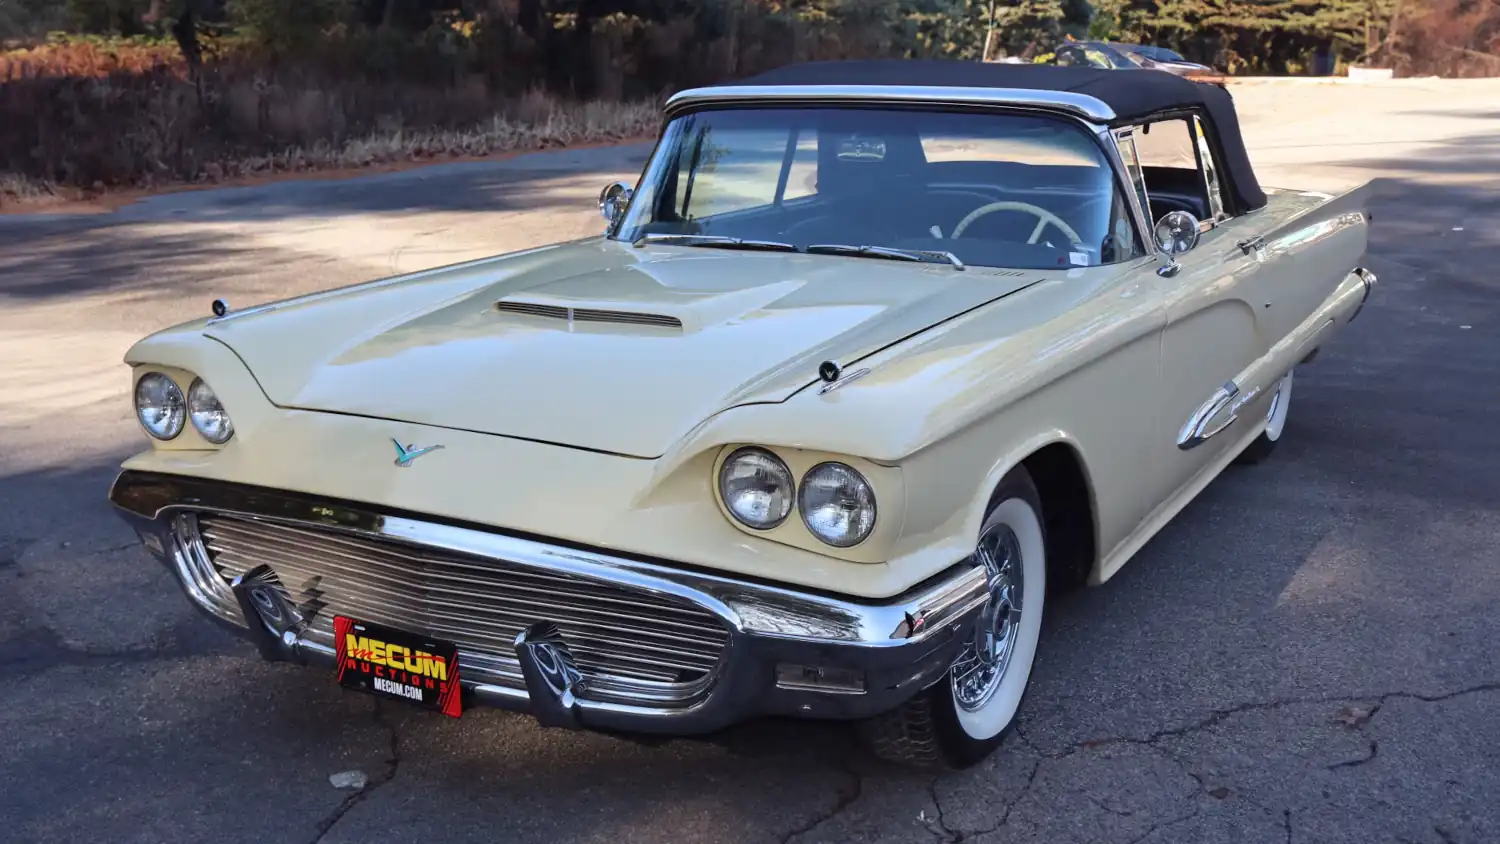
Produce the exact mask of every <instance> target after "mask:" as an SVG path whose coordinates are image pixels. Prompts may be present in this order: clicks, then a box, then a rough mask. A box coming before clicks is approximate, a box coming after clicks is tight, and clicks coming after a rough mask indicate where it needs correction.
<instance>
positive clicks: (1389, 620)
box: [0, 80, 1500, 844]
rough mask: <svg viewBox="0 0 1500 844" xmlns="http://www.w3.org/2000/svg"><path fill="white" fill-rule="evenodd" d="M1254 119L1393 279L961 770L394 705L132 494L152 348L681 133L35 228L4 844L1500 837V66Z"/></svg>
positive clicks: (552, 218) (11, 528)
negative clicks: (137, 356)
mask: <svg viewBox="0 0 1500 844" xmlns="http://www.w3.org/2000/svg"><path fill="white" fill-rule="evenodd" d="M1235 96H1236V99H1237V101H1238V102H1239V103H1240V108H1241V111H1242V114H1243V120H1244V123H1245V126H1246V133H1247V136H1248V138H1249V141H1250V144H1251V148H1252V156H1253V157H1254V158H1255V161H1256V163H1257V166H1258V167H1259V168H1260V171H1261V174H1262V181H1263V182H1265V183H1267V184H1272V185H1277V186H1283V187H1291V188H1307V189H1314V190H1325V191H1335V190H1340V189H1344V188H1346V187H1349V186H1352V185H1353V184H1357V183H1359V182H1363V181H1366V180H1370V179H1379V180H1381V181H1380V182H1379V185H1378V187H1379V191H1378V194H1377V198H1376V200H1375V202H1374V204H1373V205H1372V210H1373V213H1374V224H1373V226H1374V227H1373V230H1372V242H1371V251H1370V260H1369V264H1370V266H1371V268H1372V269H1374V270H1375V272H1377V273H1378V274H1379V276H1380V279H1381V282H1380V286H1379V289H1378V290H1377V291H1376V295H1375V297H1374V298H1373V300H1372V301H1371V303H1370V305H1369V306H1368V307H1367V308H1366V309H1365V311H1364V313H1363V314H1362V315H1361V316H1360V318H1359V320H1358V321H1356V322H1355V323H1354V324H1353V325H1352V326H1351V327H1350V328H1349V329H1348V330H1347V331H1346V332H1344V334H1343V335H1342V336H1341V337H1340V339H1339V340H1338V342H1337V343H1336V344H1335V345H1333V346H1332V347H1330V348H1328V349H1326V350H1325V351H1324V353H1323V354H1322V355H1321V357H1320V358H1319V359H1318V360H1317V361H1316V362H1315V363H1314V364H1312V365H1310V366H1307V367H1304V368H1303V369H1301V370H1299V371H1298V378H1297V385H1296V391H1295V394H1294V399H1293V403H1292V406H1291V415H1290V418H1289V420H1288V423H1287V428H1286V439H1285V441H1284V442H1283V443H1282V446H1281V448H1280V449H1279V450H1278V451H1277V453H1276V454H1275V455H1274V457H1273V458H1272V459H1271V460H1269V461H1268V462H1266V463H1264V464H1262V465H1260V466H1257V467H1253V468H1234V469H1232V470H1230V471H1228V472H1226V473H1225V474H1224V475H1223V476H1222V477H1221V478H1220V479H1218V480H1217V481H1215V482H1214V483H1213V484H1212V485H1211V486H1210V487H1209V488H1208V489H1207V490H1206V491H1205V492H1204V493H1203V494H1202V495H1201V496H1200V498H1199V499H1198V500H1197V501H1196V502H1194V503H1193V504H1192V505H1190V506H1189V507H1188V508H1187V509H1186V510H1185V511H1184V512H1183V513H1182V514H1181V515H1180V516H1178V517H1177V519H1175V520H1174V521H1173V522H1172V523H1171V524H1170V525H1169V526H1168V527H1167V528H1166V529H1165V530H1164V531H1163V532H1162V533H1161V534H1160V535H1159V536H1158V537H1157V538H1156V539H1154V540H1153V541H1152V542H1151V543H1150V544H1149V545H1147V546H1146V547H1145V549H1144V550H1143V551H1142V552H1141V553H1140V554H1139V555H1138V556H1137V557H1136V559H1135V560H1134V561H1133V562H1132V563H1131V564H1130V565H1129V566H1127V567H1126V568H1125V569H1124V570H1123V571H1122V572H1121V573H1120V574H1119V575H1118V576H1117V577H1116V578H1114V579H1113V580H1112V581H1111V582H1110V583H1108V584H1106V585H1105V586H1103V587H1101V588H1098V589H1094V590H1089V591H1085V592H1080V593H1077V594H1075V595H1072V596H1070V597H1068V598H1066V599H1063V600H1060V601H1058V602H1056V603H1053V604H1049V608H1048V618H1047V620H1046V623H1045V628H1044V641H1043V646H1042V650H1041V652H1040V655H1039V657H1038V663H1037V667H1036V676H1035V679H1034V682H1033V684H1032V688H1031V691H1030V694H1029V697H1028V699H1027V701H1026V705H1025V708H1024V710H1023V714H1022V717H1021V721H1020V728H1019V729H1018V730H1017V731H1016V732H1015V733H1014V734H1013V735H1012V737H1011V738H1010V739H1008V740H1007V742H1006V743H1005V745H1004V746H1003V747H1002V748H1001V750H1000V751H999V752H998V753H996V754H995V755H994V756H993V757H992V758H991V759H990V760H988V761H987V762H985V763H984V764H982V765H981V766H979V767H977V768H975V769H972V770H969V771H964V772H959V773H946V774H942V775H934V774H932V773H921V772H913V771H910V770H905V769H901V768H895V767H891V766H886V765H883V764H880V763H877V762H875V761H873V760H871V759H869V758H868V757H866V756H865V755H864V754H863V753H862V752H861V751H860V750H859V748H858V745H857V742H856V741H855V740H854V738H853V736H852V734H851V731H850V730H848V729H847V728H845V727H841V726H838V725H828V724H809V723H796V722H783V721H777V722H764V723H757V724H751V725H746V726H744V727H741V728H738V729H735V730H732V731H730V732H728V733H727V734H724V735H721V736H716V737H713V738H711V739H695V740H676V741H669V742H665V743H659V744H650V745H648V744H640V743H636V742H632V741H628V740H624V739H619V738H613V737H605V736H598V735H591V734H584V733H571V732H564V731H558V730H544V729H541V728H539V727H538V726H537V725H536V723H535V722H534V721H533V720H531V719H530V718H527V717H523V716H518V715H511V714H507V713H501V712H491V711H474V712H470V713H466V715H465V717H464V718H463V719H462V720H460V721H452V720H450V719H445V718H441V717H438V716H432V715H427V714H424V713H420V712H417V711H414V710H411V709H409V708H406V707H402V706H398V705H390V704H380V705H377V704H376V703H375V702H374V701H373V700H372V699H370V698H368V697H364V696H360V695H358V694H355V693H342V692H340V691H339V690H338V689H337V688H336V687H335V685H334V683H333V681H332V679H331V678H330V677H327V676H321V675H320V674H319V673H318V672H316V671H313V670H308V669H302V668H296V667H292V666H288V665H269V664H266V663H263V662H261V661H259V659H258V657H257V656H256V655H255V652H254V650H253V649H252V648H251V647H250V646H249V645H247V644H244V643H241V642H239V641H238V640H236V639H234V638H232V637H230V636H228V635H226V634H223V633H221V632H220V631H218V630H217V629H216V628H214V627H212V626H210V625H209V624H208V623H206V622H205V621H203V620H202V619H201V618H200V617H199V616H198V615H197V614H196V613H195V612H194V611H193V610H191V609H190V608H189V607H188V605H187V602H186V600H185V599H184V598H183V597H182V596H181V594H180V592H179V590H178V589H177V588H176V586H175V585H174V584H173V583H172V581H171V579H170V576H169V575H168V574H167V573H166V572H165V571H164V570H163V569H162V568H161V567H160V566H158V565H157V564H156V563H154V562H151V561H150V560H148V558H147V557H146V556H145V554H144V552H143V551H141V550H140V549H138V548H137V546H136V543H135V541H134V537H133V535H132V534H131V533H130V532H129V531H128V530H127V529H126V528H125V527H124V525H123V523H121V522H119V520H118V519H117V518H116V517H115V516H114V515H113V514H112V513H111V512H110V509H109V507H108V505H107V504H106V502H105V500H104V494H105V491H106V489H107V487H108V484H109V482H110V480H111V479H112V477H113V475H114V472H115V469H116V467H117V466H118V464H119V462H120V460H122V459H123V458H124V457H125V456H127V455H128V454H130V453H132V452H133V451H135V450H138V449H141V448H144V447H145V441H144V438H143V436H142V435H141V434H140V432H139V430H138V427H137V426H136V425H135V423H134V421H133V419H132V414H131V411H130V408H129V403H128V396H127V389H128V371H127V369H126V367H125V366H124V365H123V364H122V363H121V362H120V357H121V355H122V354H123V352H124V350H125V349H126V347H128V345H129V344H130V343H131V342H132V341H133V340H134V339H136V338H138V337H140V336H142V335H144V334H146V333H148V332H150V331H152V330H155V329H157V328H161V327H164V326H167V325H170V324H173V323H176V322H179V321H182V320H185V319H188V318H191V317H195V316H199V315H203V314H206V313H207V312H208V307H209V303H210V302H211V301H212V300H213V299H214V298H215V297H225V298H228V299H229V300H230V302H231V304H232V305H234V306H235V307H239V306H243V305H250V304H254V303H256V302H259V301H265V300H268V299H272V298H280V297H283V296H287V295H292V294H296V293H299V292H305V291H310V290H315V289H320V288H325V287H331V286H336V285H340V284H347V283H352V282H356V281H361V280H365V279H369V278H375V277H380V276H386V275H391V274H394V273H398V272H406V271H411V270H416V269H421V268H424V267H428V266H434V265H437V264H444V263H451V262H454V261H459V260H464V259H467V258H472V257H478V256H480V255H485V254H492V253H496V252H500V251H505V250H509V249H517V248H522V247H525V246H529V245H534V244H539V243H544V242H548V241H554V240H562V239H567V238H572V237H577V236H582V235H584V234H588V233H590V232H592V231H597V230H598V228H599V226H600V224H601V222H602V221H600V220H599V218H598V216H597V212H596V211H595V210H594V199H595V197H596V196H597V193H598V190H599V188H600V187H601V186H602V185H603V184H604V183H605V182H606V181H608V180H611V179H615V178H625V179H627V180H633V178H634V175H635V174H636V173H638V172H639V169H640V167H641V164H642V162H643V161H644V157H645V155H646V153H647V148H645V147H642V146H634V147H622V148H610V149H591V150H577V151H564V152H551V153H544V154H539V155H535V156H526V157H521V158H516V159H511V160H507V161H498V162H489V163H472V164H454V165H443V166H439V167H429V168H423V169H420V170H411V171H408V172H405V173H401V174H394V175H381V176H373V177H368V178H363V179H357V180H346V181H316V180H310V181H306V182H295V183H283V184H278V185H271V186H266V187H259V188H236V189H226V190H215V191H194V192H186V193H179V194H172V195H167V196H162V197H158V198H155V199H152V200H150V201H147V202H144V203H140V204H137V205H134V206H129V207H127V208H125V209H122V210H121V211H118V212H116V213H114V214H103V215H100V214H93V215H50V216H14V215H11V216H5V217H0V373H3V375H0V388H3V389H0V736H3V737H4V738H3V740H0V783H3V787H0V830H4V832H3V833H0V839H4V840H15V841H28V842H30V841H37V842H53V841H58V842H74V841H109V842H153V844H158V843H160V842H205V841H213V842H239V841H247V842H250V841H254V842H294V843H295V844H303V843H304V842H327V843H328V844H331V843H332V842H372V841H380V842H395V841H411V842H419V841H420V842H427V841H445V842H467V841H476V842H477V841H485V842H495V841H499V842H506V844H511V842H516V844H519V843H520V842H533V841H535V842H548V843H549V844H573V842H579V844H581V843H582V842H601V843H602V842H609V844H625V842H636V841H639V842H666V841H672V842H675V841H692V842H700V841H701V842H735V843H736V844H739V842H747V843H748V842H790V841H798V842H813V841H837V842H842V841H862V842H874V841H881V842H933V841H972V842H994V844H998V842H1020V841H1035V842H1043V841H1045V842H1050V844H1058V843H1059V842H1095V841H1098V842H1120V843H1121V844H1123V843H1124V842H1160V843H1163V844H1164V843H1165V842H1273V843H1274V844H1281V842H1297V844H1302V842H1359V844H1371V842H1431V844H1445V842H1486V843H1488V842H1495V841H1500V647H1497V646H1500V612H1497V608H1500V552H1497V550H1496V548H1497V544H1500V425H1497V423H1496V420H1497V419H1500V414H1497V410H1500V408H1497V403H1500V376H1497V374H1496V373H1497V372H1500V278H1497V275H1496V267H1497V266H1500V106H1497V105H1496V104H1497V103H1500V80H1490V81H1484V82H1467V83H1466V82H1439V81H1433V80H1416V81H1410V82H1399V83H1390V84H1369V85H1353V84H1342V85H1341V84H1328V83H1300V84H1299V83H1279V84H1277V83H1263V84H1246V85H1239V86H1236V88H1235ZM347 772H359V775H360V776H362V778H363V780H364V786H363V787H362V788H359V789H338V788H335V787H334V786H333V785H332V784H331V783H330V779H329V778H330V776H332V775H335V774H341V773H347ZM356 778H358V777H356Z"/></svg>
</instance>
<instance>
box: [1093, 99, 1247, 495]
mask: <svg viewBox="0 0 1500 844" xmlns="http://www.w3.org/2000/svg"><path fill="white" fill-rule="evenodd" d="M1138 131H1139V127H1127V128H1126V129H1124V130H1120V131H1118V132H1117V133H1116V138H1117V143H1118V146H1119V148H1120V151H1121V156H1122V158H1123V159H1124V160H1125V164H1126V168H1127V170H1130V171H1131V172H1132V176H1133V178H1135V182H1136V190H1137V192H1138V193H1139V194H1141V201H1142V204H1143V206H1144V207H1146V208H1149V207H1150V186H1149V184H1147V181H1146V179H1145V176H1144V174H1143V172H1142V169H1141V163H1140V162H1141V159H1140V156H1139V152H1138V150H1137V146H1136V132H1138ZM1206 151H1207V150H1206V148H1205V152H1206ZM1189 156H1190V159H1191V160H1192V161H1193V162H1194V165H1193V166H1195V167H1196V168H1197V170H1198V175H1199V178H1201V179H1202V180H1203V182H1202V184H1203V198H1204V199H1205V200H1207V202H1208V208H1209V219H1207V220H1203V221H1200V222H1201V225H1200V234H1199V238H1198V243H1197V245H1196V246H1195V247H1194V248H1193V249H1192V250H1191V251H1189V252H1187V253H1185V254H1182V255H1179V256H1177V258H1176V259H1175V261H1174V262H1165V261H1164V264H1163V266H1169V265H1172V266H1175V269H1173V270H1169V271H1167V272H1165V273H1163V274H1159V275H1158V276H1157V284H1158V285H1159V290H1158V300H1159V301H1160V302H1161V303H1162V306H1163V308H1164V309H1165V312H1166V313H1165V316H1166V323H1165V327H1164V328H1163V329H1162V339H1161V381H1160V384H1161V386H1160V393H1159V406H1158V432H1157V436H1156V438H1155V439H1154V445H1153V455H1154V456H1155V457H1156V460H1157V464H1156V475H1157V477H1156V483H1157V491H1158V492H1159V494H1160V495H1161V497H1162V500H1164V501H1165V500H1170V499H1171V498H1172V497H1173V495H1174V494H1175V493H1176V492H1177V491H1179V490H1181V489H1182V488H1183V487H1184V486H1186V485H1188V484H1190V483H1192V482H1193V481H1194V479H1195V478H1197V477H1198V476H1199V475H1200V474H1201V473H1203V472H1204V471H1206V470H1208V469H1209V468H1210V467H1212V466H1214V465H1215V464H1216V461H1217V460H1218V459H1220V458H1221V457H1222V456H1223V454H1224V451H1225V449H1227V448H1229V447H1231V445H1232V443H1233V442H1234V440H1235V439H1236V435H1237V433H1238V431H1239V430H1242V429H1243V426H1237V425H1234V424H1233V422H1231V421H1227V420H1232V419H1233V418H1234V414H1235V413H1236V412H1237V410H1238V409H1239V404H1240V402H1242V401H1243V399H1244V398H1245V397H1244V396H1243V395H1241V394H1240V393H1239V391H1238V389H1237V388H1235V387H1234V386H1233V384H1232V380H1233V379H1234V378H1235V376H1236V375H1238V374H1239V373H1240V372H1241V371H1243V370H1244V369H1245V368H1246V367H1247V366H1249V365H1250V363H1251V362H1252V361H1254V360H1255V359H1256V358H1258V357H1260V356H1261V355H1263V354H1265V352H1266V351H1267V349H1268V348H1269V345H1270V342H1271V339H1270V335H1271V332H1269V331H1268V330H1267V326H1266V323H1265V320H1266V317H1265V315H1264V314H1263V311H1264V310H1265V308H1264V307H1263V306H1262V304H1261V302H1260V300H1261V299H1263V298H1264V296H1263V293H1264V291H1263V290H1262V287H1263V276H1262V271H1263V269H1264V266H1265V264H1264V257H1265V256H1264V254H1263V252H1261V251H1257V250H1255V249H1244V248H1241V246H1240V245H1239V242H1240V241H1241V240H1242V239H1244V236H1245V235H1244V231H1242V230H1247V229H1251V228H1255V227H1257V226H1258V225H1259V224H1258V221H1254V220H1252V219H1248V218H1229V217H1228V216H1227V215H1225V214H1224V213H1222V208H1223V204H1222V201H1221V198H1220V195H1219V193H1218V190H1217V184H1216V183H1215V182H1216V180H1215V171H1214V168H1213V161H1212V158H1211V157H1210V158H1207V159H1204V158H1202V157H1201V156H1199V155H1198V154H1197V153H1196V151H1193V152H1190V154H1189ZM1137 174H1140V175H1139V176H1137Z"/></svg>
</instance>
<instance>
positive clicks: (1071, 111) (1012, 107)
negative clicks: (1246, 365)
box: [606, 85, 1172, 263]
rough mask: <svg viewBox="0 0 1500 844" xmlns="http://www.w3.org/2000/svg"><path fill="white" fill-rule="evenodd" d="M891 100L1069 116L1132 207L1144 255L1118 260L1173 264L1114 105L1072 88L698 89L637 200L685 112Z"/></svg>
mask: <svg viewBox="0 0 1500 844" xmlns="http://www.w3.org/2000/svg"><path fill="white" fill-rule="evenodd" d="M874 103H892V104H899V105H903V106H937V107H941V106H944V105H953V106H964V107H975V108H992V109H994V110H997V111H1029V112H1041V113H1049V114H1052V115H1054V116H1057V117H1061V118H1064V119H1067V120H1070V121H1072V122H1074V123H1076V124H1077V125H1079V126H1081V127H1082V128H1083V129H1084V130H1085V131H1086V132H1088V134H1090V135H1092V136H1093V137H1094V139H1095V141H1096V142H1097V143H1098V144H1099V146H1100V148H1101V149H1102V150H1103V151H1104V156H1105V158H1106V160H1108V161H1109V166H1110V167H1111V168H1112V169H1113V170H1114V177H1115V187H1116V189H1117V190H1120V191H1123V192H1124V194H1125V196H1126V200H1127V202H1128V203H1129V207H1130V217H1131V225H1132V226H1133V227H1134V228H1135V235H1136V237H1137V239H1138V240H1139V241H1140V244H1141V248H1142V250H1143V253H1142V255H1141V256H1139V257H1137V258H1133V259H1128V260H1126V261H1123V262H1119V263H1129V262H1130V261H1134V260H1140V258H1141V257H1145V258H1151V259H1155V260H1165V261H1167V262H1169V263H1170V262H1171V258H1172V256H1171V255H1169V254H1167V253H1166V252H1163V251H1162V250H1161V247H1160V246H1159V245H1158V244H1157V242H1156V237H1155V236H1154V235H1153V234H1152V230H1153V228H1154V226H1155V223H1154V222H1153V221H1152V220H1151V215H1150V212H1149V209H1147V208H1145V207H1144V206H1143V205H1142V203H1141V201H1140V197H1139V196H1138V195H1137V194H1136V191H1135V188H1134V185H1133V182H1132V181H1131V178H1130V173H1129V171H1128V169H1127V168H1126V166H1125V162H1124V158H1123V157H1122V156H1121V154H1120V149H1119V145H1118V143H1117V141H1116V139H1115V136H1114V133H1113V132H1112V131H1111V125H1112V123H1113V122H1114V121H1115V120H1116V119H1117V115H1116V114H1115V111H1114V109H1112V108H1110V107H1109V106H1108V105H1107V104H1105V103H1104V102H1103V101H1102V100H1099V99H1098V98H1096V97H1091V96H1088V95H1086V94H1077V93H1073V92H1070V91H1035V90H1024V89H1009V88H938V87H930V86H917V85H760V86H757V85H747V86H721V87H709V88H694V89H690V90H686V91H680V92H678V93H676V94H674V95H672V96H671V97H670V98H669V99H668V100H667V103H666V105H665V107H664V108H663V112H662V130H661V132H660V133H658V136H657V140H656V144H655V146H654V147H653V148H652V151H651V155H650V157H649V158H648V159H647V161H646V164H645V166H644V167H643V168H642V170H641V175H640V177H639V178H638V179H637V181H636V185H635V191H634V197H633V199H634V200H635V201H639V200H640V199H641V198H642V197H643V196H646V195H647V194H643V193H642V191H643V189H644V188H645V185H646V183H647V182H648V181H649V180H650V179H651V178H652V176H653V174H654V173H655V172H656V170H657V168H658V167H659V166H661V165H660V160H659V154H660V152H661V150H662V148H663V146H664V145H665V143H666V140H667V134H668V130H669V129H670V127H671V126H672V124H673V122H674V121H675V120H677V119H678V118H680V117H682V116H684V115H685V114H687V113H690V112H693V111H697V110H700V109H706V108H714V107H720V106H723V107H734V106H741V105H754V106H766V107H773V108H774V107H778V106H786V105H794V106H810V105H826V106H830V107H838V106H846V105H870V104H874ZM628 216H629V214H628V213H626V214H622V215H620V218H619V220H618V221H617V222H616V223H615V224H614V225H613V226H611V227H610V229H609V230H608V231H607V232H606V237H608V238H610V239H618V236H619V232H620V229H621V227H622V226H623V223H624V221H625V219H626V218H627V217H628Z"/></svg>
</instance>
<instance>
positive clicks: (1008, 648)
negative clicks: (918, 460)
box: [866, 468, 1047, 768]
mask: <svg viewBox="0 0 1500 844" xmlns="http://www.w3.org/2000/svg"><path fill="white" fill-rule="evenodd" d="M1046 553H1047V552H1046V536H1045V534H1044V532H1043V528H1042V508H1041V502H1040V497H1039V496H1038V495H1037V491H1036V486H1035V485H1034V484H1033V483H1032V481H1031V476H1030V475H1028V474H1027V473H1026V470H1025V469H1020V468H1018V469H1015V470H1014V471H1012V472H1011V473H1010V474H1009V475H1007V476H1006V477H1005V479H1004V480H1003V481H1001V483H1000V487H999V489H998V490H996V493H995V503H994V504H992V505H991V507H990V511H989V514H988V515H987V516H986V517H985V520H984V524H983V526H982V527H981V528H980V532H979V541H978V543H977V544H976V547H975V554H974V557H975V560H976V561H977V562H978V563H979V564H980V565H982V566H984V568H985V571H986V574H987V575H988V577H989V588H990V598H989V601H988V602H987V603H986V604H985V606H984V608H983V609H981V610H980V613H979V616H978V618H977V620H976V621H975V624H974V629H973V632H972V634H971V636H970V638H969V641H968V643H967V644H966V645H965V647H964V649H963V650H962V651H961V652H960V654H959V656H958V658H957V659H956V660H955V661H954V663H953V665H952V667H951V668H949V670H948V672H947V674H945V675H944V676H943V679H942V680H940V681H938V682H937V683H935V684H934V685H932V686H931V687H929V688H927V689H926V690H925V691H923V692H921V693H920V694H918V695H917V696H916V697H915V698H913V699H912V700H910V701H908V702H907V703H905V704H904V705H902V706H901V707H899V708H897V709H895V710H893V711H891V712H887V713H885V714H883V715H880V716H877V717H876V718H874V719H872V720H871V721H869V722H867V724H866V730H867V732H866V735H867V738H868V739H869V741H870V744H871V749H872V750H873V751H874V752H875V753H876V754H877V755H878V756H881V757H883V758H886V759H890V760H892V761H897V762H904V763H909V764H911V763H914V764H921V765H937V766H949V767H957V768H963V767H968V766H969V765H973V764H974V763H976V762H979V761H980V760H982V759H984V758H985V757H986V756H988V755H989V754H990V753H991V752H992V751H993V750H994V749H995V748H996V747H998V746H999V745H1000V742H1001V741H1003V740H1004V738H1005V735H1006V733H1008V732H1009V731H1010V729H1011V727H1012V725H1013V724H1014V723H1015V719H1016V713H1017V712H1018V711H1019V710H1020V707H1021V700H1022V698H1023V697H1025V694H1026V688H1027V686H1028V685H1029V684H1030V682H1031V666H1032V663H1033V661H1034V659H1035V657H1036V649H1037V643H1038V642H1039V640H1040V638H1041V629H1042V604H1043V601H1044V599H1045V598H1046V587H1047V583H1046V579H1047V557H1046Z"/></svg>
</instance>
